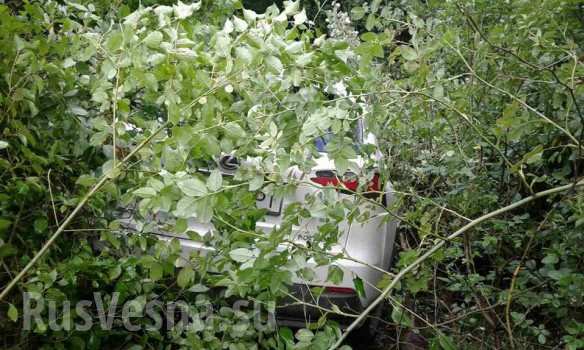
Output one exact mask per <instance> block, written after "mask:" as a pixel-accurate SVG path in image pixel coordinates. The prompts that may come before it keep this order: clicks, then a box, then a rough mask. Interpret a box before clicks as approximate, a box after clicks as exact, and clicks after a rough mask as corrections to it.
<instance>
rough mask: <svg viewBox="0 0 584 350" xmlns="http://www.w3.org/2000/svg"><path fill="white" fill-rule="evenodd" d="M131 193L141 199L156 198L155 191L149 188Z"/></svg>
mask: <svg viewBox="0 0 584 350" xmlns="http://www.w3.org/2000/svg"><path fill="white" fill-rule="evenodd" d="M133 193H134V194H135V195H136V196H138V197H141V198H152V197H155V196H156V191H155V190H154V189H153V188H151V187H141V188H139V189H137V190H135V191H134V192H133Z"/></svg>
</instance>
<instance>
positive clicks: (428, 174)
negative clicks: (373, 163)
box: [0, 0, 584, 349]
mask: <svg viewBox="0 0 584 350" xmlns="http://www.w3.org/2000/svg"><path fill="white" fill-rule="evenodd" d="M141 5H142V6H140V2H135V1H134V2H133V1H130V2H127V3H125V4H121V2H106V1H80V2H76V3H73V2H67V3H66V4H63V3H61V2H55V1H40V2H36V1H30V2H25V3H24V4H16V5H12V4H10V5H0V60H1V62H2V64H1V65H0V73H1V74H0V76H1V78H0V108H1V111H2V114H1V116H0V118H1V119H0V126H1V129H0V130H1V134H0V155H1V156H2V157H1V158H0V177H1V182H0V188H1V190H0V198H1V201H0V260H1V263H2V269H3V273H2V275H1V276H0V280H1V281H2V282H1V285H2V286H3V292H2V296H1V297H0V299H1V301H2V303H3V304H2V306H1V313H0V331H1V333H2V335H3V346H4V348H43V349H65V348H67V349H69V348H75V349H77V348H79V349H85V348H87V349H98V348H120V349H142V348H144V349H146V348H156V349H158V348H160V349H166V348H205V349H210V348H213V349H215V348H216V349H219V348H229V349H243V348H277V349H288V348H290V349H303V348H310V349H327V348H330V347H333V346H335V343H336V342H337V341H340V340H342V338H341V337H342V334H343V333H342V332H341V330H340V329H339V327H338V324H337V323H336V322H335V321H334V317H331V316H333V315H334V314H335V313H336V310H328V312H327V313H323V317H322V318H321V320H319V321H318V322H316V323H314V324H310V325H308V326H307V328H306V329H301V330H298V331H297V332H296V333H293V332H292V330H290V329H288V328H285V327H282V328H278V329H265V328H258V327H254V325H253V324H251V323H250V322H249V321H246V320H249V319H252V318H253V317H254V316H255V315H257V314H258V312H259V314H260V315H265V312H266V311H269V310H272V309H273V308H274V307H275V305H278V303H279V302H280V301H281V300H282V299H283V298H284V297H286V296H287V295H288V288H289V287H290V285H291V283H292V279H293V277H295V276H303V277H306V278H309V276H310V274H311V268H310V267H309V266H308V264H307V261H308V260H310V259H314V260H315V261H317V262H318V263H319V264H321V265H329V264H330V263H331V262H334V260H335V259H338V258H339V257H340V256H332V255H330V254H327V253H326V250H327V248H328V247H330V246H331V245H332V244H334V243H335V242H336V240H337V238H338V235H339V232H338V228H337V225H338V223H339V222H341V221H343V220H349V221H350V222H356V223H358V222H362V221H366V220H368V218H369V214H368V213H367V212H355V209H356V208H357V207H358V205H359V204H360V203H362V202H363V201H366V200H367V199H366V198H363V197H361V196H356V197H355V199H354V200H351V201H349V200H344V201H339V200H337V198H336V197H335V192H334V191H330V193H328V194H327V195H326V196H323V197H322V198H320V197H319V198H311V199H309V200H307V201H306V202H304V203H297V204H295V205H292V206H290V207H289V208H288V209H287V211H286V213H285V221H284V224H283V225H282V227H280V228H279V229H278V230H275V231H273V232H270V233H268V234H260V233H259V232H256V228H255V222H256V221H257V220H258V219H259V218H261V217H262V216H263V215H264V211H262V210H259V209H257V208H256V205H255V203H256V192H257V191H259V190H261V191H262V192H264V193H268V194H273V195H275V196H283V195H285V194H286V193H287V192H289V191H293V190H294V189H295V188H296V187H297V186H301V185H303V183H302V182H300V181H298V180H293V179H289V178H288V177H287V174H286V172H287V170H288V169H289V167H290V166H297V167H298V168H299V169H304V170H306V169H310V168H311V167H312V166H313V164H314V160H313V159H314V157H317V156H318V152H317V150H316V148H315V146H314V145H313V142H312V140H313V139H314V138H315V137H317V136H320V135H322V134H323V133H325V132H327V131H328V130H332V131H333V132H334V135H333V138H332V140H331V141H330V143H329V146H328V147H329V148H328V151H329V154H330V156H331V157H332V159H334V161H335V166H336V167H337V170H338V171H339V172H341V173H342V172H344V171H345V170H346V169H350V168H351V167H353V164H352V162H351V159H354V158H355V157H356V156H357V155H360V156H362V157H363V159H371V158H372V157H371V155H372V154H373V153H375V152H376V150H375V149H373V148H371V147H360V148H359V149H355V148H354V147H352V144H351V140H350V139H349V138H348V137H347V134H349V133H350V132H351V130H352V129H353V127H354V123H355V121H356V120H358V119H360V118H362V119H365V120H366V123H367V124H368V128H369V129H370V130H372V132H374V133H375V136H376V137H377V141H378V143H379V146H380V151H381V152H382V153H383V154H384V155H385V160H386V161H385V162H384V163H382V164H380V173H381V174H382V177H383V179H384V180H391V181H392V182H393V183H394V187H395V189H396V194H397V196H398V198H399V203H397V205H396V206H395V207H392V208H389V209H388V212H389V213H391V215H387V218H388V220H389V219H390V218H391V217H392V216H393V215H397V216H399V217H400V219H401V228H400V232H399V233H400V236H399V241H398V242H397V245H398V246H399V256H398V257H397V258H396V259H395V264H394V267H393V269H394V271H393V272H394V273H395V274H388V275H387V278H386V279H385V280H384V281H383V283H382V285H379V286H377V287H378V288H380V289H382V290H385V291H386V293H385V294H384V296H385V297H386V298H385V299H384V300H385V302H387V303H388V304H389V305H390V306H391V311H388V312H386V313H385V314H383V315H382V319H383V321H384V322H382V326H380V327H379V329H378V333H380V334H379V335H378V338H379V339H381V341H384V342H385V343H386V344H385V345H386V346H389V347H391V346H392V345H388V343H390V344H399V342H400V341H402V342H404V341H408V339H411V338H410V336H412V335H419V336H423V337H424V338H426V339H428V340H429V346H430V347H431V348H436V349H439V348H444V349H452V348H474V347H478V346H486V347H489V348H491V347H492V348H547V347H549V348H553V347H565V348H568V349H579V348H584V309H583V307H582V305H584V266H583V265H582V264H583V263H582V258H581V257H582V256H583V255H584V248H583V245H582V242H583V241H584V230H583V227H584V197H583V196H582V191H581V187H578V186H581V185H582V184H583V182H582V180H581V179H582V170H583V167H582V166H583V164H584V163H583V161H582V158H583V157H582V151H583V149H582V148H583V145H582V139H583V138H584V136H583V134H584V132H583V126H584V116H583V114H582V113H584V59H583V52H582V47H581V46H580V45H581V43H582V42H584V8H583V7H582V5H581V4H579V3H578V2H570V1H559V0H546V1H541V2H540V3H539V4H538V6H534V4H533V3H532V2H530V1H520V0H516V1H509V2H503V1H474V2H464V1H462V2H442V1H434V0H428V1H386V2H385V1H378V0H375V1H372V2H371V3H362V2H354V1H346V2H343V3H342V4H336V3H332V4H327V3H322V4H321V3H314V2H308V1H307V2H305V3H301V2H285V3H284V4H282V5H281V6H280V7H278V6H270V7H268V8H267V9H266V12H265V14H258V13H256V12H253V11H251V10H247V9H244V8H243V6H242V4H241V3H240V2H239V1H236V0H221V1H206V0H204V1H201V2H194V3H187V4H185V3H182V2H177V3H174V2H171V1H142V3H141ZM222 152H225V153H234V154H236V155H237V157H238V158H240V159H248V160H250V161H249V162H248V163H246V164H247V165H246V166H242V167H241V168H240V169H239V170H238V172H237V174H236V176H234V177H229V178H228V177H225V176H221V174H220V173H219V172H217V171H211V172H210V175H209V176H207V177H203V176H201V175H200V173H199V172H198V171H197V170H199V169H201V168H209V167H212V164H213V163H214V159H216V157H217V156H218V155H220V154H221V153H222ZM365 168H367V169H368V168H370V167H365ZM359 176H361V177H362V178H370V177H371V176H372V170H371V171H369V172H368V173H362V174H359ZM562 186H563V187H562ZM558 188H559V189H561V191H560V190H555V189H558ZM547 190H550V191H549V193H548V192H545V191H547ZM542 191H544V193H545V194H547V196H545V197H544V196H542V197H541V198H533V197H532V196H533V195H534V194H535V193H541V192H542ZM522 200H524V202H521V201H522ZM373 202H374V201H373ZM513 203H520V204H521V205H517V206H516V207H515V206H513ZM509 205H512V206H511V207H509V210H507V209H506V210H505V211H501V212H497V210H498V209H500V208H504V207H507V206H509ZM121 208H125V209H124V210H132V213H133V215H134V217H135V218H136V220H137V223H136V225H135V227H134V228H133V229H129V228H128V227H127V226H126V225H125V223H124V220H123V219H121V218H120V217H121V214H120V209H121ZM493 212H495V213H497V214H499V215H497V216H495V217H492V218H491V217H489V220H484V221H483V220H482V219H480V218H482V217H484V216H485V215H487V216H489V215H490V214H489V213H493ZM347 213H350V215H347ZM316 215H318V217H320V218H321V219H322V222H323V225H322V226H321V227H320V228H319V234H318V235H315V236H314V237H313V239H312V242H311V246H310V249H306V247H298V246H294V245H292V246H290V247H289V248H288V249H285V250H282V249H280V248H279V247H281V244H282V243H283V242H285V241H286V240H287V237H289V235H290V232H291V230H292V227H293V225H294V224H296V223H298V222H299V221H300V220H302V219H303V218H308V217H312V216H316ZM192 217H196V219H197V220H198V221H201V222H212V223H213V225H214V226H215V227H216V229H217V232H218V234H217V235H213V236H208V235H205V236H200V235H198V234H196V233H194V232H190V231H189V230H188V225H187V221H188V219H190V218H192ZM477 219H478V220H477ZM469 222H470V223H471V225H470V226H469V227H468V229H463V231H459V230H460V228H461V227H464V226H465V225H467V224H469ZM160 227H162V228H163V229H164V230H165V231H167V232H174V233H179V234H186V235H189V236H190V237H191V238H192V239H194V240H197V241H201V242H202V243H204V244H207V245H210V246H213V247H214V248H215V251H214V252H213V253H210V254H207V255H197V254H193V255H191V256H188V257H185V256H184V255H181V251H180V246H179V244H178V242H177V241H176V240H171V241H169V242H165V241H159V240H157V239H155V238H153V237H152V235H151V234H150V233H152V232H156V231H157V230H159V229H160ZM454 232H460V233H459V234H456V236H454V237H453V236H451V237H450V238H451V239H447V240H445V238H446V237H448V236H449V235H451V234H452V233H454ZM46 242H49V244H47V245H45V243H46ZM43 245H44V247H45V248H43ZM39 251H41V252H43V253H44V252H46V254H44V255H42V256H41V255H38V254H37V253H38V252H39ZM427 252H431V253H432V254H431V255H430V254H427V255H424V254H425V253H427ZM420 257H423V259H420ZM417 259H418V260H417ZM413 263H415V265H412V264H413ZM414 267H415V268H414ZM23 269H24V270H23ZM21 271H25V273H24V274H20V275H19V273H20V272H21ZM339 271H340V270H339V269H335V268H334V267H332V268H331V269H330V271H329V278H330V279H331V280H332V281H335V280H339V279H342V275H341V276H339ZM400 271H402V272H403V271H405V272H407V273H403V274H402V275H400V274H399V273H400ZM341 273H342V271H341ZM396 274H397V275H396ZM17 276H18V277H17ZM396 276H400V277H402V276H403V278H401V279H398V278H397V277H396ZM11 281H12V283H11ZM359 283H361V284H362V283H363V282H362V281H358V282H356V285H359ZM361 288H362V287H361ZM22 292H34V293H37V294H36V295H38V296H40V297H42V298H46V299H50V300H54V301H55V303H56V304H57V305H58V306H59V307H58V310H66V308H64V307H65V304H66V302H70V303H71V304H73V305H74V304H75V303H76V302H77V301H79V300H87V299H92V298H93V293H94V292H99V293H101V294H100V295H101V297H102V300H103V301H104V303H105V304H107V305H110V304H113V303H114V301H113V300H114V299H115V298H117V297H116V296H114V295H119V299H120V300H119V301H120V303H121V302H125V301H133V302H134V304H135V305H137V308H138V309H139V310H143V309H144V307H145V305H147V304H148V303H149V302H152V301H160V302H163V303H166V302H171V301H176V300H183V301H186V302H187V304H188V306H189V308H190V309H189V310H190V311H189V312H192V313H197V312H202V311H203V310H205V308H206V307H207V306H208V305H211V306H212V308H213V310H215V312H216V313H217V314H220V316H221V317H219V318H216V319H213V320H211V321H209V322H207V323H206V324H205V325H202V326H201V328H196V327H195V328H181V327H175V328H169V329H165V328H164V327H163V328H162V329H158V330H149V329H148V328H147V327H146V328H141V330H139V331H130V330H128V329H127V327H125V326H124V325H123V324H122V323H121V320H118V319H114V322H113V329H112V330H110V331H105V330H103V329H101V328H100V327H97V326H96V327H93V328H90V329H87V330H79V329H76V328H74V327H73V328H71V327H67V325H70V324H74V323H76V322H78V321H79V320H81V319H82V316H83V315H82V314H81V313H80V312H79V311H78V310H72V311H71V312H65V311H63V312H60V313H59V314H58V315H57V319H58V323H59V325H61V326H62V327H61V329H59V330H55V327H51V325H48V324H40V325H39V324H38V323H37V324H36V326H35V328H33V329H31V330H26V329H24V328H23V323H22V313H23V305H24V300H23V294H22ZM115 293H119V294H115ZM232 299H244V300H249V301H255V302H257V303H258V304H259V305H262V308H261V310H260V311H258V310H256V309H254V310H252V309H249V310H247V309H246V310H245V311H237V310H236V311H234V310H233V308H232V302H231V301H232ZM384 310H385V309H384ZM94 311H95V310H92V312H94ZM47 312H48V311H45V314H44V315H45V316H46V313H47ZM365 316H367V315H366V314H365V313H364V314H363V317H365ZM134 321H135V323H136V324H140V325H142V326H144V325H148V324H150V323H151V322H152V320H151V319H148V318H146V317H142V318H136V319H134ZM404 330H405V332H404ZM396 346H397V345H396Z"/></svg>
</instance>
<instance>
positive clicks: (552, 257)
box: [541, 254, 560, 265]
mask: <svg viewBox="0 0 584 350" xmlns="http://www.w3.org/2000/svg"><path fill="white" fill-rule="evenodd" d="M559 261H560V259H559V258H558V256H557V255H556V254H548V255H546V257H545V258H543V259H542V260H541V262H542V263H544V264H546V265H553V264H557V263H558V262H559Z"/></svg>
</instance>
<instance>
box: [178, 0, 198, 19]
mask: <svg viewBox="0 0 584 350" xmlns="http://www.w3.org/2000/svg"><path fill="white" fill-rule="evenodd" d="M200 8H201V2H200V1H199V2H195V3H193V4H189V5H186V4H183V3H182V1H179V2H178V4H176V5H174V6H173V9H174V15H175V16H176V18H178V19H185V18H187V17H190V16H191V15H192V14H193V12H194V11H197V10H198V9H200Z"/></svg>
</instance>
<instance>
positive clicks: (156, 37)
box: [144, 31, 163, 49]
mask: <svg viewBox="0 0 584 350" xmlns="http://www.w3.org/2000/svg"><path fill="white" fill-rule="evenodd" d="M162 39H163V35H162V33H161V32H159V31H153V32H151V33H150V34H148V35H147V36H146V38H144V43H145V44H146V46H148V47H149V48H152V49H155V48H158V47H159V46H160V43H161V42H162Z"/></svg>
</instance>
